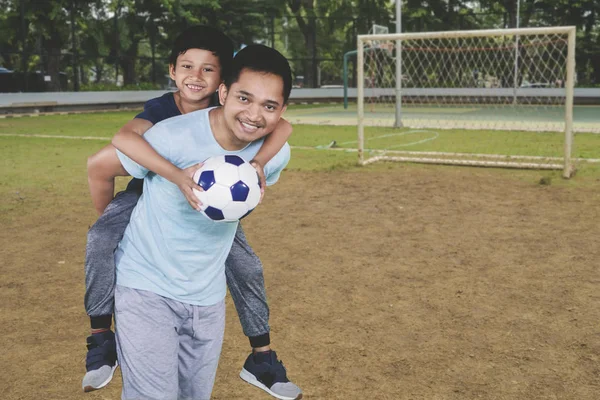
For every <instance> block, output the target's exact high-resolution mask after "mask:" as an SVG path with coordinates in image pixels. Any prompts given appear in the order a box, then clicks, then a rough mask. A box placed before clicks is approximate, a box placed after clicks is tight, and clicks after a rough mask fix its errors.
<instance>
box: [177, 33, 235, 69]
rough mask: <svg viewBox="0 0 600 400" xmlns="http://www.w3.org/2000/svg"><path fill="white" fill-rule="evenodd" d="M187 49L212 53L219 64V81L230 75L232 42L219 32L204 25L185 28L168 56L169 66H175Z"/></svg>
mask: <svg viewBox="0 0 600 400" xmlns="http://www.w3.org/2000/svg"><path fill="white" fill-rule="evenodd" d="M189 49H201V50H208V51H210V52H212V53H213V54H214V55H215V56H217V57H218V58H219V62H220V63H221V79H223V78H225V77H226V76H228V75H229V74H230V71H231V60H232V58H233V42H232V41H231V39H229V38H228V37H227V36H226V35H225V34H224V33H223V32H221V31H220V30H218V29H216V28H213V27H211V26H206V25H197V26H192V27H190V28H187V29H186V30H184V31H183V32H182V33H181V34H180V35H179V36H177V38H176V39H175V43H173V47H172V49H171V55H170V56H169V64H171V65H176V63H177V57H178V56H179V55H180V54H183V53H185V52H186V51H188V50H189Z"/></svg>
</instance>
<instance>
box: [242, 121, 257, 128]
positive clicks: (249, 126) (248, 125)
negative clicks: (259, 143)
mask: <svg viewBox="0 0 600 400" xmlns="http://www.w3.org/2000/svg"><path fill="white" fill-rule="evenodd" d="M240 122H242V121H240ZM242 125H244V127H245V128H247V129H253V130H256V129H258V126H256V125H250V124H247V123H246V122H242Z"/></svg>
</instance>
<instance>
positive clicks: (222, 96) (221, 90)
mask: <svg viewBox="0 0 600 400" xmlns="http://www.w3.org/2000/svg"><path fill="white" fill-rule="evenodd" d="M227 94H228V91H227V86H225V84H224V83H221V84H220V85H219V103H220V104H221V105H222V106H224V105H225V100H226V99H227Z"/></svg>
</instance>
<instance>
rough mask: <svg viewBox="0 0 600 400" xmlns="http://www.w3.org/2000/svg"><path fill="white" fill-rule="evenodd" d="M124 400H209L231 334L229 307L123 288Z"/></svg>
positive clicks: (119, 311) (119, 312)
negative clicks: (227, 323)
mask: <svg viewBox="0 0 600 400" xmlns="http://www.w3.org/2000/svg"><path fill="white" fill-rule="evenodd" d="M115 322H116V334H117V351H118V357H119V364H120V366H121V373H122V375H123V392H122V395H121V398H122V399H127V400H129V399H144V400H150V399H155V400H171V399H173V400H177V399H189V400H209V399H210V395H211V392H212V388H213V384H214V381H215V375H216V372H217V365H218V363H219V356H220V354H221V346H222V344H223V333H224V331H225V301H224V300H223V301H221V302H219V303H217V304H215V305H212V306H206V307H203V306H194V305H191V304H185V303H181V302H178V301H176V300H172V299H169V298H165V297H162V296H159V295H157V294H156V293H153V292H148V291H144V290H137V289H132V288H128V287H125V286H120V285H117V286H116V289H115Z"/></svg>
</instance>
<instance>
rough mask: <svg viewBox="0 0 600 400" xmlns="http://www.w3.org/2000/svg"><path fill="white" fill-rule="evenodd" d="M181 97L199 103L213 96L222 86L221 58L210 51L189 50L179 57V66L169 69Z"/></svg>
mask: <svg viewBox="0 0 600 400" xmlns="http://www.w3.org/2000/svg"><path fill="white" fill-rule="evenodd" d="M169 74H170V76H171V79H173V80H174V81H175V84H176V85H177V88H178V89H179V92H180V94H181V97H183V98H184V99H186V100H187V101H191V102H197V101H201V100H205V99H207V98H209V97H210V96H212V94H213V93H214V92H215V91H216V90H217V88H218V87H219V85H220V84H221V63H220V62H219V57H217V56H215V55H214V54H213V53H212V52H210V51H208V50H201V49H189V50H187V51H186V52H185V53H183V54H180V55H179V56H178V57H177V64H176V65H175V66H173V65H171V66H170V67H169Z"/></svg>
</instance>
